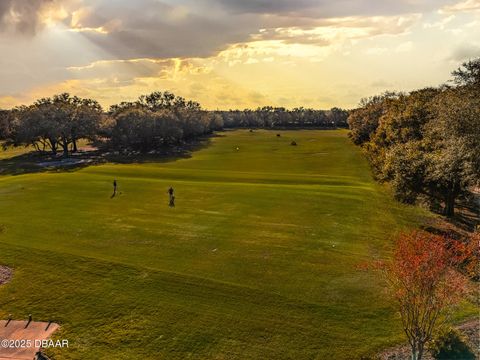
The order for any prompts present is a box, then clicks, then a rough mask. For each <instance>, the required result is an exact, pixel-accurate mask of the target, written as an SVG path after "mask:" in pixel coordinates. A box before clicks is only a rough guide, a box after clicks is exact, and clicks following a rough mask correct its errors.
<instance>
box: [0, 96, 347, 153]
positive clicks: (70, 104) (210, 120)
mask: <svg viewBox="0 0 480 360" xmlns="http://www.w3.org/2000/svg"><path fill="white" fill-rule="evenodd" d="M347 118H348V111H346V110H342V109H339V108H333V109H331V110H328V111H322V110H313V109H305V108H296V109H293V110H287V109H285V108H274V107H263V108H258V109H256V110H243V111H234V110H230V111H207V110H204V109H202V107H201V106H200V104H199V103H197V102H194V101H187V100H185V99H184V98H183V97H180V96H176V95H175V94H173V93H170V92H153V93H151V94H149V95H142V96H140V97H139V98H138V99H137V100H136V101H133V102H122V103H120V104H116V105H113V106H111V107H110V109H109V110H108V111H104V110H103V109H102V107H101V106H100V104H99V103H98V102H97V101H95V100H93V99H82V98H79V97H77V96H71V95H70V94H67V93H64V94H59V95H55V96H53V97H51V98H43V99H40V100H37V101H35V102H34V103H33V104H32V105H29V106H19V107H16V108H14V109H11V110H8V111H7V110H4V111H0V140H1V141H3V145H4V146H33V147H34V148H35V149H36V150H37V151H38V152H43V153H45V152H49V153H51V154H53V155H56V154H57V153H58V152H62V153H63V155H64V156H68V155H69V154H71V153H72V152H76V151H77V149H78V147H77V145H78V140H79V139H88V140H90V141H96V142H100V143H102V144H103V145H104V146H105V147H107V148H112V149H116V150H129V151H139V152H149V151H155V150H159V149H162V148H165V147H168V146H173V145H177V144H181V143H183V142H185V141H189V140H192V139H195V138H198V137H200V136H204V135H207V134H210V133H212V132H213V131H216V130H221V129H223V128H242V127H243V128H244V127H249V128H279V127H285V128H292V127H322V128H337V127H347Z"/></svg>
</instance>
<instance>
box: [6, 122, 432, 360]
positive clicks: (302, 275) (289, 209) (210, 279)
mask: <svg viewBox="0 0 480 360" xmlns="http://www.w3.org/2000/svg"><path fill="white" fill-rule="evenodd" d="M277 133H278V134H281V136H277ZM292 140H295V141H296V142H297V144H298V145H297V146H291V141H292ZM207 142H208V143H207V144H205V145H204V146H203V147H201V148H200V149H199V150H197V151H194V152H193V153H191V154H190V155H191V156H189V157H179V158H168V159H159V160H158V162H144V163H130V164H111V163H109V164H104V165H98V166H90V167H86V168H83V169H79V170H71V171H58V172H41V173H31V174H24V175H18V176H13V175H4V176H0V264H3V265H7V266H9V267H12V268H13V269H14V277H13V279H12V281H11V282H10V283H8V284H6V285H4V286H2V287H1V288H0V318H2V319H6V318H7V317H8V315H9V314H12V316H13V318H16V319H24V318H26V316H28V314H32V315H33V318H34V319H35V320H38V321H49V320H52V321H55V322H57V323H59V324H60V325H61V330H60V331H59V332H57V333H56V334H55V338H59V339H68V340H69V344H70V345H69V348H68V349H55V350H54V351H50V354H53V355H54V358H55V359H297V360H301V359H336V360H338V359H359V358H361V357H362V356H367V355H371V354H373V353H375V351H377V350H379V349H381V348H384V347H386V346H389V345H391V344H394V343H396V342H398V341H402V330H401V325H400V321H399V318H398V317H397V315H396V314H395V309H394V306H393V304H391V303H389V301H388V300H387V297H386V296H385V293H384V291H383V287H382V283H381V281H380V280H379V279H378V277H377V276H376V275H375V274H372V273H369V272H364V271H359V270H358V264H360V263H364V262H366V261H369V260H373V259H375V258H380V257H385V256H388V254H389V251H390V249H391V245H392V238H393V237H394V236H395V234H397V233H398V232H399V231H401V230H402V229H406V228H410V227H415V226H417V225H418V224H419V223H420V222H421V221H422V219H423V218H424V217H426V216H428V215H427V213H426V212H424V211H423V210H420V209H419V208H415V207H408V206H404V205H401V204H399V203H397V202H395V201H394V200H393V199H392V197H391V195H390V194H389V193H388V191H387V190H386V189H385V188H383V187H382V186H380V185H378V184H376V183H375V182H374V180H373V179H372V177H371V172H370V169H369V167H368V164H367V162H366V160H365V159H364V158H363V156H362V154H361V152H360V150H358V148H356V147H355V146H354V145H353V144H351V142H350V140H349V139H348V137H347V131H344V130H331V131H321V130H309V131H303V130H302V131H280V132H277V131H275V132H273V131H261V130H259V131H254V132H249V131H248V130H236V131H226V132H222V133H219V134H217V135H216V136H214V137H212V138H210V139H209V140H208V141H207ZM3 157H5V155H3ZM114 179H116V180H117V182H118V193H117V196H115V197H113V198H111V195H112V182H113V180H114ZM170 186H172V187H173V188H174V189H175V196H176V207H175V208H171V207H169V206H168V194H167V190H168V188H169V187H170Z"/></svg>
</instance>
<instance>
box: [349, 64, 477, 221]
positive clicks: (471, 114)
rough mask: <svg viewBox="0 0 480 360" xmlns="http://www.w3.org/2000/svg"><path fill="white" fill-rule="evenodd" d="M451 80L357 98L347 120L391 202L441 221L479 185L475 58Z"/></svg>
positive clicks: (353, 136) (353, 138) (456, 71)
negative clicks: (427, 211) (424, 209)
mask: <svg viewBox="0 0 480 360" xmlns="http://www.w3.org/2000/svg"><path fill="white" fill-rule="evenodd" d="M452 75H453V79H452V81H451V82H450V83H449V84H445V85H442V86H440V87H437V88H424V89H420V90H416V91H412V92H410V93H401V92H386V93H384V94H381V95H378V96H373V97H370V98H368V99H363V100H362V101H361V103H360V106H359V108H357V109H355V110H352V111H351V113H350V116H349V118H348V123H349V126H350V129H351V133H350V137H351V139H352V140H353V142H354V143H355V144H357V145H359V146H361V147H362V148H363V150H364V151H365V153H366V155H367V157H368V159H369V161H370V164H371V166H372V169H373V172H374V175H375V177H376V178H377V179H378V180H380V181H387V182H390V183H391V184H392V187H393V189H394V193H395V196H396V198H397V199H399V200H401V201H403V202H406V203H415V202H418V201H426V202H428V204H429V205H430V206H431V207H432V209H434V210H439V209H442V210H443V213H444V214H445V215H447V216H453V215H454V213H455V203H456V200H457V199H458V198H459V197H462V196H468V195H469V189H471V188H472V187H475V186H479V185H480V58H478V59H474V60H470V61H468V62H465V63H463V64H462V66H461V67H460V68H458V69H457V70H455V71H454V72H453V73H452Z"/></svg>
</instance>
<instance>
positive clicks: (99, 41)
mask: <svg viewBox="0 0 480 360" xmlns="http://www.w3.org/2000/svg"><path fill="white" fill-rule="evenodd" d="M0 54H1V56H0V108H11V107H14V106H17V105H20V104H30V103H32V102H33V101H34V100H35V99H37V98H41V97H47V96H52V95H54V94H57V93H61V92H69V93H71V94H73V95H78V96H80V97H90V98H94V99H96V100H98V101H99V102H100V103H101V104H102V105H103V106H104V107H108V106H110V105H112V104H115V103H118V102H121V101H132V100H135V99H136V98H137V97H138V96H139V95H141V94H147V93H150V92H152V91H157V90H158V91H166V90H168V91H172V92H174V93H175V94H177V95H180V96H183V97H185V98H187V99H191V100H195V101H198V102H200V103H201V104H202V106H203V107H205V108H207V109H230V108H231V109H243V108H256V107H258V106H266V105H271V106H281V107H286V108H293V107H299V106H304V107H312V108H319V109H327V108H331V107H334V106H338V107H342V108H352V107H355V106H356V105H357V104H358V103H359V101H360V99H361V98H363V97H368V96H371V95H375V94H378V93H381V92H383V91H387V90H389V91H390V90H399V91H408V90H413V89H417V88H421V87H426V86H437V85H440V84H442V83H444V82H446V81H448V80H449V79H450V78H451V76H450V73H451V71H452V70H454V69H455V68H457V67H458V66H459V65H460V64H461V63H462V62H463V61H465V60H468V59H471V58H475V57H479V56H480V0H336V1H333V0H328V1H327V0H290V1H287V0H275V1H274V0H135V1H132V0H0Z"/></svg>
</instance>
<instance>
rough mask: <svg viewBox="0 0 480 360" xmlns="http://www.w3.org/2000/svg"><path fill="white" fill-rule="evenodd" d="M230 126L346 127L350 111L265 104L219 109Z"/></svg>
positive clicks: (226, 125)
mask: <svg viewBox="0 0 480 360" xmlns="http://www.w3.org/2000/svg"><path fill="white" fill-rule="evenodd" d="M217 113H218V114H219V115H220V116H221V117H222V118H223V122H224V124H225V127H228V128H309V127H317V128H345V127H347V118H348V111H346V110H343V109H339V108H332V109H331V110H328V111H322V110H313V109H306V108H303V107H301V108H295V109H293V110H287V109H285V108H281V107H271V106H265V107H262V108H258V109H256V110H248V109H246V110H243V111H240V110H230V111H218V112H217Z"/></svg>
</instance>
